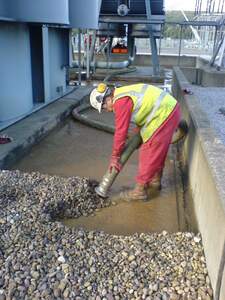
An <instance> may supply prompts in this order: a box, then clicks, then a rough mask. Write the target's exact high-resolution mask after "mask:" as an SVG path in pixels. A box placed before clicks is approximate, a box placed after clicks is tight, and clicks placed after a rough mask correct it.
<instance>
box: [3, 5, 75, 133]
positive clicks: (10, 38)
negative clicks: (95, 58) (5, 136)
mask: <svg viewBox="0 0 225 300" xmlns="http://www.w3.org/2000/svg"><path fill="white" fill-rule="evenodd" d="M68 25H69V1H68V0H38V1H30V0H16V1H14V0H7V1H6V0H0V45H1V47H0V65H1V68H0V126H1V125H2V126H3V125H7V124H9V123H11V122H13V121H15V120H17V119H18V118H20V117H21V116H24V115H26V114H28V113H30V112H32V111H33V110H35V109H37V108H38V107H41V106H43V105H45V104H47V103H49V102H51V101H53V100H55V99H57V98H59V97H61V96H63V95H64V94H66V93H67V92H68V91H69V90H68V83H67V82H66V72H67V67H68V66H69V64H70V55H69V48H70V47H69V37H70V28H69V26H68ZM2 126H1V127H2Z"/></svg>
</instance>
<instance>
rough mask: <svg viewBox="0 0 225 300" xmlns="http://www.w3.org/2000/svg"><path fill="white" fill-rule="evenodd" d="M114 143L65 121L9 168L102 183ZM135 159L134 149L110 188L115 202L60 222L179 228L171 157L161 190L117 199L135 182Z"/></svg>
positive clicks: (119, 228)
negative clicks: (139, 197) (136, 198)
mask: <svg viewBox="0 0 225 300" xmlns="http://www.w3.org/2000/svg"><path fill="white" fill-rule="evenodd" d="M92 116H93V114H92ZM102 116H103V114H102ZM93 118H94V116H93ZM103 118H104V119H105V121H106V120H108V121H109V122H113V118H112V115H111V116H110V115H109V114H105V115H104V116H103ZM112 142H113V136H112V135H111V134H107V133H104V132H102V131H99V130H95V129H93V128H90V127H87V126H84V125H82V124H80V123H78V122H75V121H74V120H71V119H69V120H67V122H66V123H64V124H63V125H62V126H61V127H60V128H57V129H55V130H54V131H53V132H52V133H51V134H50V135H49V136H48V137H46V138H45V139H44V140H43V141H41V142H40V143H39V144H38V145H36V146H35V147H34V148H33V149H32V151H31V152H30V153H29V154H28V155H27V156H26V157H25V158H23V159H22V160H21V161H20V162H18V163H17V164H16V165H14V167H13V169H19V170H22V171H25V172H31V171H39V172H41V173H46V174H54V175H60V176H81V177H89V178H92V179H96V180H98V181H100V180H101V178H102V176H103V175H104V173H105V172H106V170H107V167H108V163H109V158H110V155H111V149H112ZM137 163H138V153H137V151H136V152H135V153H134V154H133V155H132V157H131V158H130V160H129V161H128V163H127V165H126V166H125V167H124V169H123V171H122V172H121V174H120V175H119V176H118V178H117V180H116V182H115V183H114V185H113V187H112V190H111V195H112V197H113V199H114V200H116V205H115V206H112V207H108V208H105V209H102V210H101V211H98V212H97V213H96V215H95V216H89V217H81V218H79V219H73V220H64V223H65V224H67V225H68V226H75V227H84V228H87V229H89V230H95V229H96V230H104V231H105V232H108V233H111V234H119V235H129V234H133V233H135V232H160V231H162V230H167V231H168V232H176V231H178V230H179V228H178V218H177V204H176V193H175V189H174V186H175V185H174V169H173V161H172V160H171V159H169V158H168V159H167V163H166V167H165V170H164V175H163V183H162V185H163V189H162V191H161V192H160V193H159V192H156V191H152V194H151V197H150V199H149V201H148V202H143V201H134V202H125V201H123V200H122V199H119V198H118V197H117V196H118V193H119V192H120V191H121V190H124V189H126V188H132V187H133V185H134V184H135V175H136V170H137Z"/></svg>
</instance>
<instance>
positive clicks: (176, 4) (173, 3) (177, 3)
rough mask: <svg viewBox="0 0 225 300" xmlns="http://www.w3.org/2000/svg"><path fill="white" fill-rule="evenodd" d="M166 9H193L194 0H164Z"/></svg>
mask: <svg viewBox="0 0 225 300" xmlns="http://www.w3.org/2000/svg"><path fill="white" fill-rule="evenodd" d="M165 8H166V10H180V9H183V10H192V11H194V10H195V0H186V1H184V0H165Z"/></svg>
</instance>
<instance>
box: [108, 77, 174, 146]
mask: <svg viewBox="0 0 225 300" xmlns="http://www.w3.org/2000/svg"><path fill="white" fill-rule="evenodd" d="M126 96H128V97H130V98H131V99H132V101H133V111H132V117H131V121H132V122H134V123H135V124H136V125H137V126H138V127H141V132H140V133H141V136H142V140H143V142H144V143H145V142H146V141H147V140H148V139H149V138H150V137H151V136H152V135H153V134H154V132H155V131H156V130H157V129H158V128H159V127H160V126H161V125H162V123H163V122H164V121H165V120H166V119H167V118H168V116H169V115H170V113H171V112H172V111H173V109H174V108H175V106H176V104H177V101H176V99H175V98H174V97H172V96H171V95H170V94H169V93H166V92H164V91H163V90H161V89H160V88H158V87H155V86H153V85H148V84H143V83H138V84H132V85H129V86H123V87H120V88H116V89H115V90H114V97H113V103H115V102H116V101H117V100H118V99H120V98H123V97H126Z"/></svg>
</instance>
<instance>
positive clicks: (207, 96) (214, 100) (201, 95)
mask: <svg viewBox="0 0 225 300" xmlns="http://www.w3.org/2000/svg"><path fill="white" fill-rule="evenodd" d="M191 89H192V91H193V92H194V94H195V95H196V97H197V99H198V100H199V102H200V104H201V107H202V109H203V111H204V112H205V113H206V114H207V115H208V118H209V121H210V123H211V125H212V127H213V128H214V129H215V132H216V133H217V135H218V137H219V138H220V139H221V140H222V142H223V143H224V144H225V88H221V87H218V88H217V87H206V88H205V87H200V86H194V85H192V87H191Z"/></svg>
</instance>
